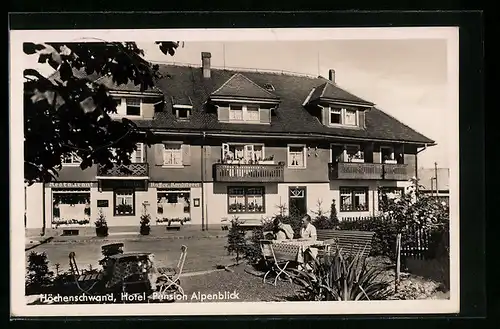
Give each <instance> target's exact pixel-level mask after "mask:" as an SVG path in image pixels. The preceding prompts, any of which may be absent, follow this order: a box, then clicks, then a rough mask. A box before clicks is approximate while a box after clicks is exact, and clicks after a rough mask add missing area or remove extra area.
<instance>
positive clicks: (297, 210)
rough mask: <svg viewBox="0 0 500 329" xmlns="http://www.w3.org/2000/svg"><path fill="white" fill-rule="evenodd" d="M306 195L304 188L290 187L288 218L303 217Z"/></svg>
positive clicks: (305, 212)
mask: <svg viewBox="0 0 500 329" xmlns="http://www.w3.org/2000/svg"><path fill="white" fill-rule="evenodd" d="M306 197H307V193H306V187H305V186H295V187H290V189H289V193H288V204H289V209H288V211H289V213H290V216H304V215H305V214H307V198H306Z"/></svg>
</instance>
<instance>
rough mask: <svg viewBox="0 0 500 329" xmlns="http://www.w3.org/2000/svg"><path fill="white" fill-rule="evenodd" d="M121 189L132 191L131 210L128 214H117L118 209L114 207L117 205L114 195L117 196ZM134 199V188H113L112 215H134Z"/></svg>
mask: <svg viewBox="0 0 500 329" xmlns="http://www.w3.org/2000/svg"><path fill="white" fill-rule="evenodd" d="M123 191H127V192H132V212H131V213H129V214H118V211H117V209H116V207H117V202H116V201H117V199H116V197H117V196H118V194H120V192H123ZM135 200H136V197H135V189H133V188H116V189H113V216H118V217H131V216H135V213H136V209H135V208H136V207H135Z"/></svg>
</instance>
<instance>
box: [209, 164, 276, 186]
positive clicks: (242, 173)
mask: <svg viewBox="0 0 500 329" xmlns="http://www.w3.org/2000/svg"><path fill="white" fill-rule="evenodd" d="M213 168H214V180H215V181H217V182H256V183H263V182H283V181H284V177H283V176H284V175H283V173H284V165H278V164H226V163H216V164H214V167H213Z"/></svg>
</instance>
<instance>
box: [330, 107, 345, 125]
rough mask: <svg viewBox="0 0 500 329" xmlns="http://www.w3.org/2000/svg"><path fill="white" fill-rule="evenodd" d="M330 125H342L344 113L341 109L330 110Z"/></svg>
mask: <svg viewBox="0 0 500 329" xmlns="http://www.w3.org/2000/svg"><path fill="white" fill-rule="evenodd" d="M330 124H331V125H333V124H337V125H340V124H342V111H341V110H340V109H334V108H330Z"/></svg>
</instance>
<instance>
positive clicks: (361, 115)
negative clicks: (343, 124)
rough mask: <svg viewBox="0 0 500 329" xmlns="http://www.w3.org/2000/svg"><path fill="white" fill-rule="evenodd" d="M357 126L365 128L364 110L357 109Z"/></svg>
mask: <svg viewBox="0 0 500 329" xmlns="http://www.w3.org/2000/svg"><path fill="white" fill-rule="evenodd" d="M358 119H359V126H360V127H361V128H366V124H365V111H358Z"/></svg>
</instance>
